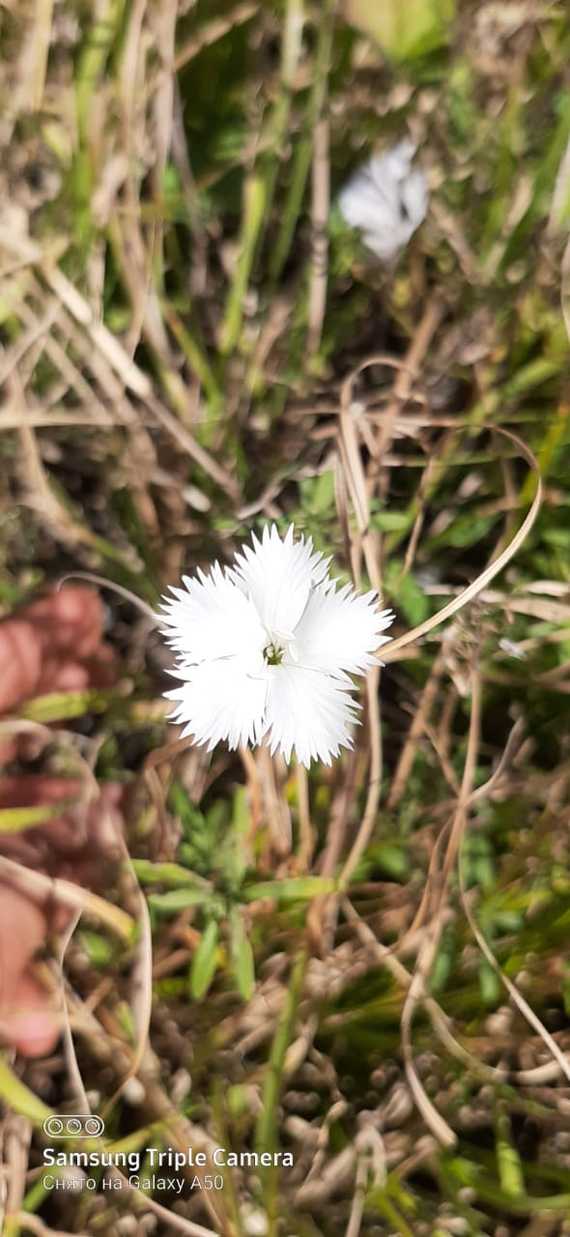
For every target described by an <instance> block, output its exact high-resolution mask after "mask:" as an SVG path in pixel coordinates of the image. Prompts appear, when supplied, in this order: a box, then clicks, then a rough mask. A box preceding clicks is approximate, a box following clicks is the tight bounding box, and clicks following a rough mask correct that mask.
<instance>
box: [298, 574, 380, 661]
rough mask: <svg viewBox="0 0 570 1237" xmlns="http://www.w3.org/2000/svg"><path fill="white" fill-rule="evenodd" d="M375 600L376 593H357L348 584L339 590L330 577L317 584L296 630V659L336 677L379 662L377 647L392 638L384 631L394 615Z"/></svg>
mask: <svg viewBox="0 0 570 1237" xmlns="http://www.w3.org/2000/svg"><path fill="white" fill-rule="evenodd" d="M376 603H377V594H376V593H374V592H372V593H364V594H362V593H356V592H355V591H354V589H353V588H351V586H350V585H349V584H345V585H344V587H343V588H340V589H338V590H337V589H336V588H335V585H334V582H331V581H326V582H325V583H324V584H320V585H318V587H317V588H315V589H313V590H312V592H311V595H310V597H309V600H308V603H307V606H306V609H305V612H304V614H303V616H302V618H301V621H300V622H299V624H298V626H297V628H296V631H295V648H294V653H295V657H296V659H297V660H298V661H299V663H300V664H301V665H302V666H311V667H314V668H316V669H319V670H323V671H326V672H327V673H328V674H330V675H333V676H336V677H339V676H340V672H342V671H344V672H345V673H347V674H365V673H366V671H367V670H370V669H371V667H372V666H377V665H378V660H377V658H376V657H374V650H375V649H377V648H379V646H380V645H381V644H386V643H387V641H388V640H389V639H390V637H389V636H383V635H382V632H383V631H385V630H386V628H387V627H389V626H390V624H391V623H392V622H393V621H394V615H393V613H392V611H391V610H378V609H377V607H376Z"/></svg>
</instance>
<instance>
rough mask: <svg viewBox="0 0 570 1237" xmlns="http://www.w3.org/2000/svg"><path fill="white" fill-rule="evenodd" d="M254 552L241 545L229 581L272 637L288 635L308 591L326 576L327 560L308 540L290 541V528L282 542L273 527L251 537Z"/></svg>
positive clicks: (299, 613)
mask: <svg viewBox="0 0 570 1237" xmlns="http://www.w3.org/2000/svg"><path fill="white" fill-rule="evenodd" d="M252 540H253V549H252V548H251V546H248V545H246V546H244V547H243V550H242V552H241V553H240V554H237V555H236V567H235V569H233V570H232V571H231V573H230V574H231V576H232V579H234V580H235V581H236V583H240V584H241V587H242V588H244V590H245V591H246V592H247V594H248V595H249V597H250V598H251V600H252V602H253V604H254V606H255V608H256V610H257V612H258V614H259V616H260V618H261V621H262V623H263V624H264V626H265V628H266V630H267V632H268V634H269V635H271V636H276V637H279V636H282V637H287V636H291V635H292V634H293V632H294V630H295V627H296V625H297V623H298V621H299V619H300V617H301V615H302V613H303V610H304V608H305V605H306V603H307V598H308V596H309V589H310V588H311V585H312V584H316V583H318V582H319V581H321V580H322V579H323V578H324V576H325V575H326V570H327V567H328V560H326V559H324V558H323V556H322V554H317V553H315V552H314V550H313V543H312V541H311V538H310V537H309V538H308V540H307V541H305V539H304V538H303V537H301V538H300V539H299V540H298V541H293V525H292V524H291V525H290V526H289V528H288V530H287V535H286V537H285V539H284V540H281V537H280V536H279V533H278V532H277V529H276V527H275V525H274V524H273V525H272V527H271V529H269V528H268V527H267V526H266V527H265V528H264V530H263V536H262V539H261V541H259V540H258V539H257V537H256V536H255V534H254V535H253V538H252Z"/></svg>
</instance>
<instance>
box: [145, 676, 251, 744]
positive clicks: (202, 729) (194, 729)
mask: <svg viewBox="0 0 570 1237" xmlns="http://www.w3.org/2000/svg"><path fill="white" fill-rule="evenodd" d="M172 673H173V674H175V675H176V676H177V677H178V678H181V679H183V680H184V682H183V684H182V686H181V687H177V688H175V689H174V691H169V692H166V693H165V695H166V696H168V697H169V699H171V700H175V701H176V702H177V704H176V707H175V709H174V712H173V713H171V714H170V718H171V720H172V721H176V722H179V723H180V722H182V723H184V730H183V732H182V734H183V736H186V735H194V737H195V740H196V742H197V743H199V744H206V745H207V747H208V751H211V750H212V748H213V747H215V746H216V743H220V742H222V741H223V740H226V741H227V743H228V745H229V747H230V748H232V749H234V748H236V747H238V746H240V744H247V743H251V744H254V743H261V740H262V738H263V735H264V733H265V730H266V724H265V702H266V696H267V669H266V667H265V664H264V662H263V659H262V658H261V657H259V659H258V661H257V662H255V661H254V660H253V659H246V658H243V657H228V658H222V659H220V660H218V661H211V662H202V664H201V665H199V666H190V665H186V666H185V665H183V664H179V665H178V666H177V667H176V668H175V669H174V670H173V671H172Z"/></svg>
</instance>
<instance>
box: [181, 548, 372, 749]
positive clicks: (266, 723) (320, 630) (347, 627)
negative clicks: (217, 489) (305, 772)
mask: <svg viewBox="0 0 570 1237" xmlns="http://www.w3.org/2000/svg"><path fill="white" fill-rule="evenodd" d="M252 541H253V548H251V546H249V545H246V546H243V547H242V550H241V552H240V553H238V554H237V555H236V559H235V563H234V565H233V567H232V568H227V567H226V568H222V567H220V565H219V563H215V564H214V566H213V567H212V569H211V571H210V572H209V573H208V575H205V574H204V572H203V571H200V570H198V572H197V576H196V577H194V578H192V579H190V578H188V577H187V576H183V578H182V582H183V584H184V588H183V589H181V588H172V589H171V592H172V594H173V597H165V598H164V599H163V604H162V606H161V612H160V614H159V616H158V618H159V621H160V623H161V627H162V631H163V634H164V635H165V636H166V638H167V641H168V643H169V644H170V646H171V647H172V648H173V649H174V650H175V652H176V653H177V661H176V666H175V668H174V670H173V671H172V673H173V674H174V675H175V677H176V678H179V679H181V680H182V686H180V687H176V688H175V690H174V691H169V692H167V693H166V695H167V696H168V697H169V698H170V699H171V700H175V701H176V707H175V709H174V712H173V713H172V714H171V715H170V716H171V718H172V720H173V721H177V722H179V723H183V724H184V730H183V732H182V733H183V735H193V736H194V738H195V740H196V742H197V743H199V744H205V745H206V746H207V748H208V750H209V751H211V750H212V748H213V747H215V745H216V743H219V742H220V741H222V740H224V741H227V743H228V744H229V746H230V748H236V747H238V745H240V744H243V745H247V744H248V743H251V744H259V743H262V742H266V743H267V744H268V746H269V748H270V750H271V752H272V753H274V752H276V751H280V752H282V753H283V755H284V756H285V759H286V760H290V758H291V752H292V751H293V748H294V749H295V752H296V755H297V759H298V760H299V761H300V762H301V763H302V764H304V765H306V766H308V765H309V764H310V761H311V759H316V760H322V761H324V762H325V764H330V762H331V758H332V757H333V756H338V753H339V749H340V748H341V747H352V739H351V730H352V727H353V724H354V723H355V722H356V721H357V716H356V714H357V710H358V708H359V706H358V705H357V704H356V702H355V701H354V700H353V698H352V696H351V695H350V691H351V688H352V686H353V684H352V680H351V679H350V677H349V675H351V674H364V673H365V672H366V671H367V670H369V669H370V668H371V666H374V665H377V664H378V663H377V660H376V658H375V656H374V650H375V649H377V648H378V647H379V646H380V645H381V644H385V643H386V641H387V640H388V639H389V637H387V636H383V635H381V632H383V631H384V630H385V629H386V628H387V627H389V626H390V624H391V622H392V620H393V617H394V616H393V614H392V613H391V611H389V610H381V611H379V610H378V609H377V607H376V601H377V596H376V593H373V592H371V593H366V594H364V595H361V594H358V593H355V591H354V589H353V588H351V586H350V585H349V584H346V585H344V586H343V587H342V588H338V587H337V584H338V581H335V580H331V579H330V578H329V577H328V576H327V567H328V565H329V562H330V559H324V558H323V556H322V554H318V553H316V552H315V551H314V548H313V543H312V541H311V539H310V538H309V539H308V540H307V541H305V539H304V538H303V537H301V538H300V539H299V540H298V541H294V540H293V526H292V525H291V526H290V527H289V529H288V532H287V535H286V537H285V539H284V540H282V539H281V537H280V536H279V533H278V532H277V529H276V528H275V526H274V525H273V526H272V527H271V529H269V528H265V529H264V532H263V536H262V539H261V541H259V540H258V539H257V537H256V536H255V535H254V536H253V538H252Z"/></svg>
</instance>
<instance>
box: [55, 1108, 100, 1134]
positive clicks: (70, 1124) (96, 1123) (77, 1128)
mask: <svg viewBox="0 0 570 1237" xmlns="http://www.w3.org/2000/svg"><path fill="white" fill-rule="evenodd" d="M104 1129H105V1122H104V1121H103V1118H102V1117H98V1116H97V1115H96V1114H92V1113H71V1114H70V1115H69V1116H68V1114H67V1113H55V1114H54V1115H53V1116H52V1117H46V1120H45V1121H44V1124H43V1130H44V1134H48V1135H49V1137H50V1138H99V1137H100V1136H101V1134H102V1133H103V1131H104Z"/></svg>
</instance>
